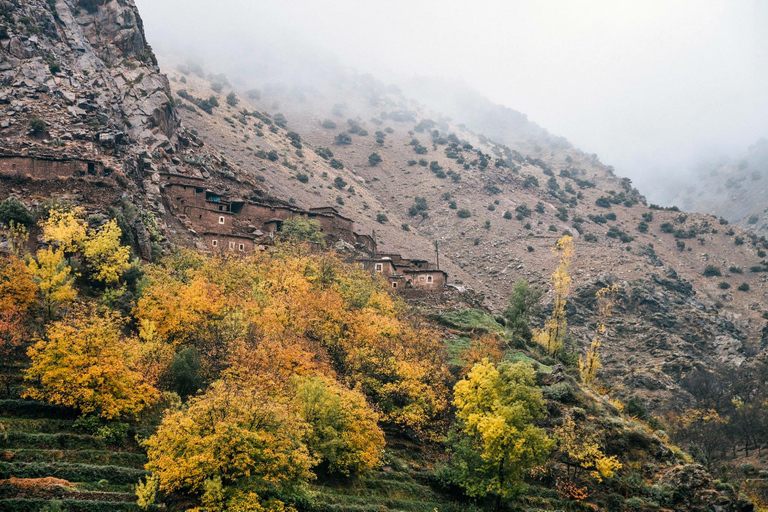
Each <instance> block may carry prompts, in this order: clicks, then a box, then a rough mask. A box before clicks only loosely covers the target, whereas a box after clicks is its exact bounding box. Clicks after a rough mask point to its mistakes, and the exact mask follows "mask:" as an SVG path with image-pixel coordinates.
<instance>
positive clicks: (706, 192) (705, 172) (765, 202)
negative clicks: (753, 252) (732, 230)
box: [670, 139, 768, 235]
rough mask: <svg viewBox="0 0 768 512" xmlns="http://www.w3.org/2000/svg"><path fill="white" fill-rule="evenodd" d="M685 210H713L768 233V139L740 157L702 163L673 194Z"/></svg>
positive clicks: (738, 222)
mask: <svg viewBox="0 0 768 512" xmlns="http://www.w3.org/2000/svg"><path fill="white" fill-rule="evenodd" d="M670 201H671V202H672V204H679V205H680V206H681V207H682V208H683V209H685V210H692V211H699V212H705V213H710V214H712V215H717V216H720V217H723V218H726V219H728V220H729V221H731V222H733V223H736V224H738V225H740V226H742V227H745V228H749V229H751V230H753V231H754V232H755V233H758V234H760V235H765V234H766V233H768V140H765V139H761V140H760V141H758V142H756V143H755V144H754V145H752V146H751V147H750V148H749V149H748V150H747V151H746V152H745V153H744V154H743V155H741V157H739V158H736V159H725V160H723V161H720V162H712V163H710V164H706V165H701V166H700V167H699V168H698V169H697V170H696V172H695V174H694V175H693V176H692V177H690V178H689V180H688V182H687V183H686V185H685V186H684V187H683V188H682V189H681V190H680V191H679V192H678V194H676V195H673V196H672V197H671V198H670Z"/></svg>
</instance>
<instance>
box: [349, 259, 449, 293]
mask: <svg viewBox="0 0 768 512" xmlns="http://www.w3.org/2000/svg"><path fill="white" fill-rule="evenodd" d="M358 264H359V265H360V266H362V267H363V268H364V269H366V270H368V271H371V272H374V273H376V274H380V275H381V276H382V277H384V279H386V280H387V281H388V282H389V283H390V285H391V286H392V288H397V289H398V290H408V289H419V290H427V291H440V290H442V289H443V288H445V285H446V283H447V282H448V274H447V273H446V272H445V271H443V270H440V269H439V268H437V266H436V265H435V264H434V263H430V262H428V261H426V260H410V259H405V258H403V257H401V256H400V255H399V254H376V255H374V256H373V257H371V258H363V259H359V260H358Z"/></svg>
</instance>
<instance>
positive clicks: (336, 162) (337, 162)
mask: <svg viewBox="0 0 768 512" xmlns="http://www.w3.org/2000/svg"><path fill="white" fill-rule="evenodd" d="M328 164H329V165H330V166H331V167H332V168H334V169H343V168H344V164H343V163H342V162H341V160H337V159H336V158H331V161H330V162H328Z"/></svg>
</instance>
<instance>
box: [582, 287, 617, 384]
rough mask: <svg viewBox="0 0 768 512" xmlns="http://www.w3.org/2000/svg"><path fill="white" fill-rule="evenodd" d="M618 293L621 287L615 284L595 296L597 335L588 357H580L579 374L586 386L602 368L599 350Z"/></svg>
mask: <svg viewBox="0 0 768 512" xmlns="http://www.w3.org/2000/svg"><path fill="white" fill-rule="evenodd" d="M618 291H619V287H618V286H617V285H615V284H614V285H611V286H605V287H603V288H600V289H599V290H598V291H597V293H596V294H595V297H596V298H597V324H596V325H595V335H594V336H593V337H592V343H591V344H590V345H589V350H587V354H586V357H582V356H579V372H580V373H581V380H582V381H583V382H584V383H585V384H591V383H592V382H593V381H594V380H595V378H596V377H597V371H598V370H599V369H600V368H601V367H602V364H600V352H599V350H600V346H601V345H602V344H603V337H604V336H605V323H606V322H607V321H608V319H609V318H610V317H611V315H612V314H613V303H614V298H615V295H616V292H618Z"/></svg>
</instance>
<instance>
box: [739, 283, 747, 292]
mask: <svg viewBox="0 0 768 512" xmlns="http://www.w3.org/2000/svg"><path fill="white" fill-rule="evenodd" d="M737 290H739V291H740V292H748V291H749V285H748V284H747V283H741V284H740V285H739V287H738V288H737Z"/></svg>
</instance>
